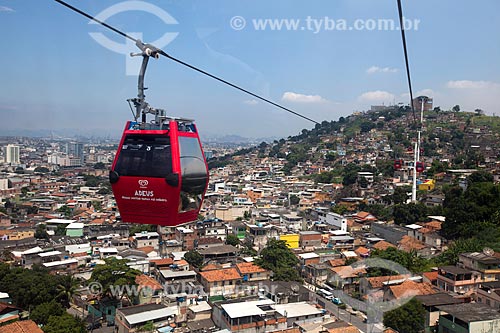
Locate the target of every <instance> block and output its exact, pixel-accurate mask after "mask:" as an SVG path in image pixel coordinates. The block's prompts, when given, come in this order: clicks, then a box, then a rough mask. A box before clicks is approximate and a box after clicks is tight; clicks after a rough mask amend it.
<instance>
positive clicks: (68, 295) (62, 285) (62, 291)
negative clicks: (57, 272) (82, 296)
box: [56, 275, 80, 308]
mask: <svg viewBox="0 0 500 333" xmlns="http://www.w3.org/2000/svg"><path fill="white" fill-rule="evenodd" d="M79 286H80V283H79V282H78V280H76V279H75V278H74V277H72V276H71V275H61V276H59V284H58V285H57V287H56V289H57V291H58V294H57V296H56V297H57V300H58V301H59V302H61V304H62V305H63V306H65V307H66V308H69V304H70V302H71V299H72V298H73V295H75V294H76V292H77V289H78V287H79Z"/></svg>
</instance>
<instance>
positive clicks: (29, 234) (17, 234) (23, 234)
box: [9, 230, 35, 240]
mask: <svg viewBox="0 0 500 333" xmlns="http://www.w3.org/2000/svg"><path fill="white" fill-rule="evenodd" d="M33 237H35V231H33V230H24V231H14V232H13V233H11V234H10V235H9V240H21V239H26V238H33Z"/></svg>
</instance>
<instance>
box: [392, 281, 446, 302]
mask: <svg viewBox="0 0 500 333" xmlns="http://www.w3.org/2000/svg"><path fill="white" fill-rule="evenodd" d="M389 289H390V290H391V292H392V294H393V295H394V297H395V298H396V299H400V298H403V297H405V298H406V297H412V296H416V295H430V294H435V293H436V291H435V290H434V288H433V287H432V286H431V285H430V284H428V283H426V282H422V283H418V282H414V281H412V280H406V281H405V282H403V283H401V284H400V285H397V286H390V287H389Z"/></svg>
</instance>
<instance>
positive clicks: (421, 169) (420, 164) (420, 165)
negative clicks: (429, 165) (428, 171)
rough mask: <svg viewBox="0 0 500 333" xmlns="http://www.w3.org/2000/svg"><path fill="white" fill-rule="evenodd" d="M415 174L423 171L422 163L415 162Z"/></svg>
mask: <svg viewBox="0 0 500 333" xmlns="http://www.w3.org/2000/svg"><path fill="white" fill-rule="evenodd" d="M415 169H416V170H417V172H422V171H424V170H425V166H424V162H417V165H416V167H415Z"/></svg>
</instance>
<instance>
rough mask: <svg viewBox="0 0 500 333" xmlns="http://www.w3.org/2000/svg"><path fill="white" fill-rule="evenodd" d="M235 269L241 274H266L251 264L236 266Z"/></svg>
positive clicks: (245, 263)
mask: <svg viewBox="0 0 500 333" xmlns="http://www.w3.org/2000/svg"><path fill="white" fill-rule="evenodd" d="M236 268H238V271H240V273H241V274H251V273H262V272H267V270H265V269H264V268H262V267H260V266H258V265H256V264H254V263H253V262H243V263H239V264H236Z"/></svg>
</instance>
